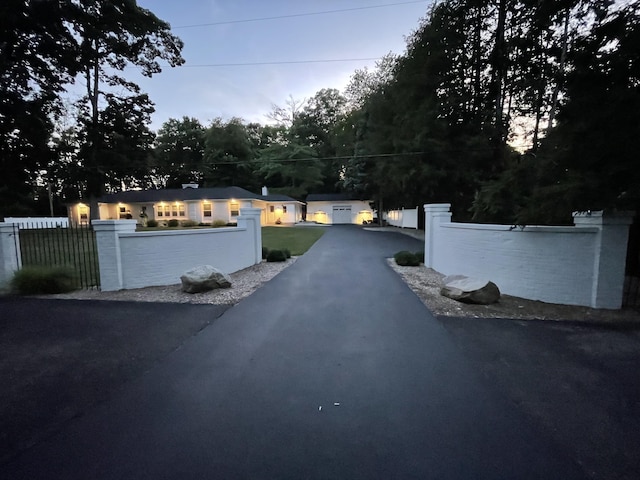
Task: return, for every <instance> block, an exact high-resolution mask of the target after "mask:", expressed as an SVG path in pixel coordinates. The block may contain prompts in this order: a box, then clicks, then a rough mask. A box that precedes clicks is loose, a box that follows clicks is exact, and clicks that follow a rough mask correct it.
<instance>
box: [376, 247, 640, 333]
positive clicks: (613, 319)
mask: <svg viewBox="0 0 640 480" xmlns="http://www.w3.org/2000/svg"><path fill="white" fill-rule="evenodd" d="M387 263H388V264H389V266H390V267H391V268H393V269H394V270H395V271H396V272H397V273H398V274H399V275H400V276H401V277H402V279H403V280H404V281H405V282H406V283H407V285H408V286H409V287H410V288H411V289H412V290H413V291H414V292H415V293H416V295H418V297H419V298H420V300H422V302H423V303H424V304H425V305H426V307H427V308H428V309H429V310H430V311H431V312H432V313H433V314H434V315H438V316H443V317H468V318H513V319H522V320H556V321H559V320H573V321H582V322H594V323H596V322H597V323H619V322H625V323H626V322H635V323H640V312H638V311H637V310H633V309H624V310H603V309H595V308H588V307H575V306H570V305H558V304H554V303H545V302H538V301H534V300H527V299H524V298H518V297H512V296H510V295H502V296H501V297H500V301H499V302H497V303H494V304H492V305H469V304H466V303H462V302H457V301H455V300H452V299H450V298H447V297H443V296H442V295H440V288H441V286H442V278H443V277H444V275H442V274H441V273H438V272H436V271H435V270H433V269H431V268H426V267H425V266H424V265H421V266H419V267H402V266H400V265H398V264H396V262H395V261H394V260H393V258H388V259H387Z"/></svg>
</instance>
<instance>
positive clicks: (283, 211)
mask: <svg viewBox="0 0 640 480" xmlns="http://www.w3.org/2000/svg"><path fill="white" fill-rule="evenodd" d="M282 213H287V206H286V205H283V206H282Z"/></svg>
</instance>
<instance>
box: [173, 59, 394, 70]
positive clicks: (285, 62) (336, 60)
mask: <svg viewBox="0 0 640 480" xmlns="http://www.w3.org/2000/svg"><path fill="white" fill-rule="evenodd" d="M381 58H382V57H368V58H329V59H325V60H281V61H275V62H242V63H209V64H197V65H187V64H185V65H181V67H182V68H207V67H246V66H255V65H297V64H302V63H332V62H364V61H371V60H380V59H381ZM164 66H166V67H169V65H164ZM164 66H163V67H164Z"/></svg>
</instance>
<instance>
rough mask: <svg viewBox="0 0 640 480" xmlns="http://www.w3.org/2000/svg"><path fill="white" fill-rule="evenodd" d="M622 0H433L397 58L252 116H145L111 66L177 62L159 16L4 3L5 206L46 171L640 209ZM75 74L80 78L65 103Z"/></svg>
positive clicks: (502, 211) (481, 210)
mask: <svg viewBox="0 0 640 480" xmlns="http://www.w3.org/2000/svg"><path fill="white" fill-rule="evenodd" d="M639 4H640V2H638V1H637V0H636V1H631V2H624V3H621V4H620V5H618V3H614V2H612V1H610V0H558V1H554V2H542V1H539V0H492V1H490V0H448V1H441V2H438V3H437V4H436V5H434V6H433V7H432V8H431V9H430V11H429V12H428V14H427V15H426V16H425V18H424V19H423V20H422V21H421V23H420V25H419V27H418V28H417V29H416V30H415V31H414V32H413V33H412V34H411V35H409V37H408V39H407V49H406V51H405V52H404V53H403V54H402V55H398V56H394V55H391V54H390V55H387V56H385V57H384V58H383V59H381V60H380V61H379V62H378V64H377V66H376V68H374V69H373V70H368V69H366V68H365V69H362V70H357V71H356V72H354V74H353V76H352V78H351V81H350V83H349V85H348V86H347V87H346V89H345V91H344V93H341V92H339V91H337V90H334V89H323V90H320V91H319V92H317V93H316V94H315V95H314V96H313V97H311V98H309V99H305V100H296V99H293V98H290V99H289V100H288V101H287V102H286V103H285V104H284V105H282V106H274V108H273V111H272V113H271V115H270V116H269V117H270V120H271V121H270V122H269V123H268V124H258V123H246V122H244V121H243V120H241V119H237V118H234V119H231V120H221V119H217V120H214V121H213V122H212V123H211V124H210V125H202V124H201V123H200V122H199V121H198V120H196V119H191V118H187V117H184V118H182V119H169V120H168V121H167V122H165V123H164V124H163V126H162V127H161V128H160V129H159V131H158V132H156V133H153V132H151V131H149V128H148V125H149V118H150V115H151V113H152V111H153V104H152V103H151V101H150V99H149V98H148V97H147V96H146V95H145V94H144V93H143V92H141V91H140V90H139V88H138V87H137V86H136V85H135V84H134V83H131V82H129V81H127V80H126V79H125V78H124V77H123V76H122V75H121V73H122V71H123V68H124V66H126V65H131V64H133V65H136V66H138V67H139V68H140V69H141V70H142V71H143V73H145V74H147V75H152V74H154V73H157V72H159V70H160V67H159V65H158V63H157V61H158V60H164V61H166V62H168V63H169V64H171V65H179V64H180V63H181V62H182V59H181V57H180V49H181V46H182V44H181V42H180V41H179V39H177V38H176V37H174V36H173V35H172V34H171V33H170V30H169V26H168V25H167V24H166V23H164V22H162V21H161V20H159V19H157V18H156V17H155V16H154V15H153V14H152V13H151V12H148V11H146V10H144V9H141V8H139V7H137V5H136V4H135V2H133V1H131V0H117V1H116V0H114V1H109V2H99V1H82V2H81V1H77V0H68V1H55V2H47V1H44V2H43V1H40V2H30V1H24V0H23V1H16V0H10V1H8V2H5V3H3V5H2V6H1V7H0V9H2V10H0V22H3V24H2V25H0V26H2V27H3V28H2V31H1V33H0V35H2V37H1V38H0V47H1V52H2V56H1V57H0V62H1V63H2V65H0V66H2V67H3V68H2V70H0V75H2V85H1V86H0V89H1V90H0V94H1V95H2V98H3V102H1V103H0V109H2V110H0V129H2V130H1V132H0V133H2V143H1V144H0V154H1V157H0V162H2V168H3V172H7V175H4V176H3V177H2V180H0V200H2V201H3V203H2V208H3V209H4V210H3V211H12V212H15V211H16V210H18V209H19V208H20V206H24V205H28V204H29V202H28V200H29V199H31V201H32V202H33V200H34V199H37V198H42V191H43V189H44V188H45V187H46V185H47V183H48V184H53V188H54V190H55V191H56V192H57V194H58V195H59V198H61V199H64V200H69V199H73V198H77V197H83V198H95V197H97V196H99V195H100V194H101V193H102V192H105V191H114V190H119V189H121V188H132V187H143V188H165V187H178V188H179V187H180V185H181V184H182V183H191V182H196V183H199V184H201V185H203V186H220V185H238V186H242V187H245V188H247V189H250V190H253V191H257V190H258V189H259V187H260V186H262V185H266V186H268V187H270V189H271V191H273V192H281V193H286V194H289V195H291V196H294V197H296V198H299V199H304V197H305V196H306V195H307V194H308V193H317V192H324V193H329V192H337V191H353V192H356V193H357V194H358V195H361V196H362V197H367V198H371V199H373V200H375V201H376V202H377V203H378V206H379V208H382V209H384V208H394V207H401V206H415V205H421V204H423V203H428V202H450V203H452V204H453V208H454V213H455V215H456V216H457V217H458V218H459V219H471V218H474V219H476V220H479V221H499V222H510V223H517V224H527V223H528V224H531V223H534V222H535V223H550V222H565V221H569V220H570V217H569V213H570V212H571V211H572V210H586V209H600V208H607V209H615V208H618V209H634V210H639V208H638V207H639V206H640V173H639V172H640V168H638V153H637V152H638V149H637V142H638V138H640V136H639V135H638V134H639V133H640V132H639V131H638V130H639V129H640V118H639V117H640V108H638V107H640V105H639V103H640V100H639V93H640V92H639V88H640V75H639V71H638V69H639V66H638V63H639V62H638V56H639V52H640V49H638V47H637V46H638V45H640V33H639V28H638V24H639V16H640V13H639V12H640V9H639V8H638V7H639V6H640V5H639ZM5 27H6V28H5ZM74 78H77V79H78V81H82V82H83V84H84V85H85V86H86V95H85V98H83V99H82V100H81V101H80V102H78V103H77V104H76V105H72V106H71V107H70V108H67V109H66V110H65V109H64V108H63V105H62V103H61V102H60V101H59V98H60V93H61V91H62V89H63V87H64V85H65V84H67V83H69V82H70V81H72V79H74ZM112 87H118V88H117V92H118V94H117V95H116V94H115V93H114V92H115V90H114V89H113V88H112ZM123 92H124V93H123ZM69 110H71V111H72V112H74V113H75V114H74V115H73V118H74V119H75V120H74V121H72V122H71V124H70V125H67V126H66V127H65V128H62V127H61V126H60V125H62V124H63V122H62V121H61V120H60V119H61V118H63V117H64V115H63V114H64V113H65V111H69Z"/></svg>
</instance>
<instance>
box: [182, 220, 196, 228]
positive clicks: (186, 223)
mask: <svg viewBox="0 0 640 480" xmlns="http://www.w3.org/2000/svg"><path fill="white" fill-rule="evenodd" d="M197 225H198V222H196V221H193V220H183V221H182V226H183V227H196V226H197Z"/></svg>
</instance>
